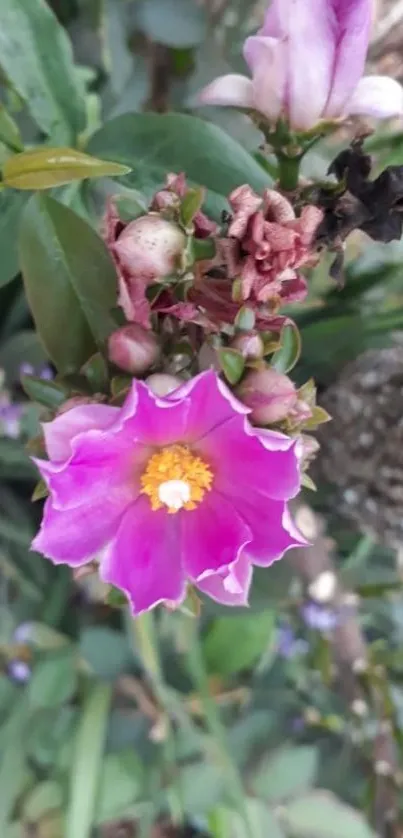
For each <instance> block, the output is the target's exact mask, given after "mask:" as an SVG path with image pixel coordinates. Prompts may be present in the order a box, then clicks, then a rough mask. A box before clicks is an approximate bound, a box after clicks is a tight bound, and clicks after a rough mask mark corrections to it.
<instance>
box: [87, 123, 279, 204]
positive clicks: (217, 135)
mask: <svg viewBox="0 0 403 838" xmlns="http://www.w3.org/2000/svg"><path fill="white" fill-rule="evenodd" d="M87 150H88V152H89V153H90V154H94V155H97V156H100V157H102V158H104V159H110V160H115V161H117V162H119V163H123V164H125V165H127V166H131V167H132V168H133V171H132V172H131V174H130V175H127V177H126V178H125V185H126V186H133V187H134V188H136V189H139V190H140V191H142V190H144V191H146V192H148V193H150V192H152V191H154V190H155V187H156V186H158V185H159V186H160V185H162V184H163V183H164V182H165V177H166V174H167V172H170V171H173V172H181V171H184V172H185V174H186V175H187V177H188V178H189V180H190V181H193V183H196V184H199V185H201V186H205V187H207V189H208V190H210V192H211V193H212V194H213V196H214V195H216V196H217V197H218V196H219V195H221V196H225V198H226V197H227V196H228V195H229V193H230V192H231V191H232V190H233V189H235V187H237V186H240V185H241V184H242V183H249V184H250V185H251V186H252V187H253V189H256V190H257V191H261V190H263V189H264V188H265V187H267V186H269V185H270V184H271V179H270V177H269V175H268V174H267V173H266V172H265V171H264V170H263V169H262V168H261V167H260V166H259V164H258V163H257V162H256V160H254V159H253V157H252V156H251V155H250V154H249V153H248V152H247V151H246V150H245V149H244V148H243V147H242V146H241V145H239V143H237V142H236V141H235V140H233V139H232V138H231V137H230V136H229V135H228V134H226V133H225V131H222V130H221V128H218V127H217V126H216V125H212V124H211V123H208V122H205V121H204V120H202V119H199V117H196V116H189V115H187V114H163V115H160V114H151V113H147V114H124V115H123V116H119V117H117V118H116V119H113V120H111V121H110V122H107V123H106V125H104V126H103V127H102V128H101V129H100V130H99V131H97V133H96V134H94V135H93V137H91V140H90V142H89V144H88V149H87ZM206 197H207V199H208V198H209V195H207V196H206ZM220 205H221V207H222V208H223V207H224V206H225V205H226V204H225V202H223V200H222V198H221V204H220Z"/></svg>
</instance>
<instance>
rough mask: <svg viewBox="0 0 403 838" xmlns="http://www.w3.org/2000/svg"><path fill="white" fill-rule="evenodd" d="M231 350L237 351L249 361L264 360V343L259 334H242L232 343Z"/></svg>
mask: <svg viewBox="0 0 403 838" xmlns="http://www.w3.org/2000/svg"><path fill="white" fill-rule="evenodd" d="M231 349H236V350H237V352H239V353H240V354H241V355H242V357H243V358H246V359H247V360H250V361H256V360H257V359H259V358H263V354H264V343H263V341H262V338H261V337H260V335H259V334H258V332H240V333H239V334H238V335H236V337H234V339H233V341H231Z"/></svg>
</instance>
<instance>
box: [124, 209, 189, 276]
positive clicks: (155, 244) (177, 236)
mask: <svg viewBox="0 0 403 838" xmlns="http://www.w3.org/2000/svg"><path fill="white" fill-rule="evenodd" d="M185 246H186V237H185V234H184V233H183V232H182V230H181V229H180V228H179V227H178V226H177V225H176V224H174V223H173V222H171V221H167V220H166V219H165V218H162V217H161V216H160V215H158V214H157V213H149V214H148V215H143V216H141V218H136V219H135V221H132V222H131V223H130V224H128V225H127V227H125V229H124V230H123V232H122V233H121V234H120V236H119V238H118V239H117V241H116V242H115V244H114V245H113V249H114V252H115V255H116V256H117V258H118V259H119V264H120V266H121V267H122V268H123V269H124V270H127V271H129V272H130V274H133V275H137V276H144V277H149V278H153V279H154V278H155V279H156V278H158V277H164V276H168V275H169V274H171V273H173V272H174V271H175V269H176V268H177V265H178V262H179V260H180V256H181V254H182V253H183V251H184V249H185Z"/></svg>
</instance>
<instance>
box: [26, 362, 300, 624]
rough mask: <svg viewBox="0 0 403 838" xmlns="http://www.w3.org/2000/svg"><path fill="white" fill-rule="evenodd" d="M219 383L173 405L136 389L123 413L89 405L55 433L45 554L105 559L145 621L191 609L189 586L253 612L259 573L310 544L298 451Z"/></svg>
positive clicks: (197, 384) (185, 394)
mask: <svg viewBox="0 0 403 838" xmlns="http://www.w3.org/2000/svg"><path fill="white" fill-rule="evenodd" d="M247 413H248V408H246V407H245V406H244V405H242V404H241V403H240V402H238V401H237V399H235V398H234V396H233V395H232V394H231V393H230V391H229V390H228V388H227V387H226V386H225V385H224V384H223V383H222V382H221V381H220V379H219V378H218V376H217V375H216V374H215V373H214V372H213V371H208V372H205V373H202V374H200V375H198V376H197V377H196V378H194V379H192V380H191V381H189V382H187V383H184V384H183V385H182V386H180V387H179V388H178V389H177V390H175V391H173V392H172V393H170V394H169V395H168V396H166V397H165V398H161V397H157V396H156V395H155V394H153V392H152V391H151V390H150V389H149V388H148V387H147V385H145V384H144V383H143V382H138V381H133V384H132V387H131V390H130V392H129V394H128V396H127V398H126V401H125V403H124V405H123V407H121V408H117V407H111V406H107V405H99V404H98V405H95V404H92V405H83V406H82V407H77V408H74V409H72V410H71V411H69V412H68V413H64V414H63V415H61V416H58V417H57V418H56V419H54V420H53V421H52V422H49V423H46V424H44V435H45V442H46V448H47V452H48V455H49V458H50V459H49V461H44V460H36V463H37V466H38V468H39V470H40V472H41V474H42V477H43V478H44V480H45V481H46V483H47V485H48V488H49V491H50V498H49V499H48V500H47V501H46V505H45V510H44V516H43V521H42V526H41V529H40V532H39V534H38V535H37V536H36V538H35V539H34V541H33V545H32V546H33V548H34V549H35V550H38V551H39V552H40V553H43V554H44V555H45V556H47V557H48V558H50V559H52V561H53V562H54V563H56V564H59V563H66V564H68V565H70V566H72V567H75V568H77V567H80V566H81V565H84V564H86V563H87V562H90V561H93V560H94V559H95V560H96V561H98V562H99V573H100V576H101V578H102V579H103V580H104V581H105V582H107V583H110V584H112V585H114V586H116V587H117V588H119V589H121V590H122V591H124V592H125V593H126V594H127V596H128V598H129V599H130V602H131V605H132V609H133V613H135V614H138V613H140V612H141V611H145V610H147V609H149V608H152V607H153V606H155V605H157V604H158V603H161V602H162V603H164V602H165V603H168V604H171V605H172V604H174V605H175V604H179V603H180V602H181V601H182V600H183V598H184V596H185V593H186V584H187V583H188V582H189V583H191V584H194V585H196V586H197V587H198V588H200V590H201V591H203V592H204V593H206V594H208V595H209V596H211V597H213V599H216V600H218V601H219V602H222V603H225V604H227V605H244V604H246V603H247V598H248V589H249V585H250V582H251V576H252V566H253V565H259V566H263V567H267V566H268V565H270V564H272V562H273V561H275V560H276V559H279V558H281V556H282V555H283V554H284V552H285V551H286V550H288V549H289V548H290V547H294V546H298V545H302V544H304V543H305V542H304V539H303V537H302V536H301V535H300V534H299V533H298V531H297V530H296V528H295V526H294V525H293V522H292V520H291V517H290V514H289V510H288V506H287V501H288V500H289V499H290V498H292V497H294V496H295V495H296V494H297V492H298V490H299V488H300V479H301V478H300V469H299V458H298V453H297V451H296V441H295V440H292V439H290V438H289V437H286V436H284V435H282V434H279V433H276V432H272V431H266V430H258V429H256V428H253V427H252V426H251V425H250V424H249V422H248V419H247Z"/></svg>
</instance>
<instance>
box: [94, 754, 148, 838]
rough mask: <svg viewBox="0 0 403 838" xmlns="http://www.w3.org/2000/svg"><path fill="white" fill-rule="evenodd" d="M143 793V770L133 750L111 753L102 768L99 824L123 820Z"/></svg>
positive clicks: (98, 799)
mask: <svg viewBox="0 0 403 838" xmlns="http://www.w3.org/2000/svg"><path fill="white" fill-rule="evenodd" d="M142 790H143V769H142V765H141V762H140V760H139V759H138V757H137V756H136V754H135V752H134V750H133V748H128V749H125V750H124V751H121V752H120V753H117V754H108V756H107V757H106V759H105V760H104V763H103V766H102V772H101V776H100V779H99V786H98V792H97V800H96V805H95V823H96V825H98V824H101V823H105V821H112V820H119V817H121V816H122V815H123V814H124V812H125V810H126V809H127V807H128V806H130V805H131V804H132V803H134V802H135V801H136V800H138V798H139V797H140V795H141V793H142Z"/></svg>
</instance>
